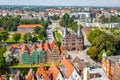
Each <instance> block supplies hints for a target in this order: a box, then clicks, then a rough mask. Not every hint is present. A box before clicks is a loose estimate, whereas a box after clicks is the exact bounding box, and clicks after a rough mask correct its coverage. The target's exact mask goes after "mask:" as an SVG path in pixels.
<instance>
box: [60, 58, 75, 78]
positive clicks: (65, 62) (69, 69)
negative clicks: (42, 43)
mask: <svg viewBox="0 0 120 80" xmlns="http://www.w3.org/2000/svg"><path fill="white" fill-rule="evenodd" d="M62 65H63V66H64V67H65V68H66V69H67V72H66V74H65V76H66V78H69V77H70V76H71V74H72V72H73V70H74V67H73V65H72V64H71V63H70V62H69V61H68V60H67V59H65V58H64V59H63V60H62Z"/></svg>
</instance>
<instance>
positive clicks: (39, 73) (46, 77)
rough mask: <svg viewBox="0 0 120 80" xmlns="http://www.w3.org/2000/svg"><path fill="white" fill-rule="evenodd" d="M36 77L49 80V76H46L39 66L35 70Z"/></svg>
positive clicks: (42, 68) (41, 66)
mask: <svg viewBox="0 0 120 80" xmlns="http://www.w3.org/2000/svg"><path fill="white" fill-rule="evenodd" d="M36 75H37V76H38V77H40V76H43V78H44V79H43V80H49V76H48V75H47V73H46V71H45V69H44V66H43V65H40V67H39V68H38V69H37V72H36Z"/></svg>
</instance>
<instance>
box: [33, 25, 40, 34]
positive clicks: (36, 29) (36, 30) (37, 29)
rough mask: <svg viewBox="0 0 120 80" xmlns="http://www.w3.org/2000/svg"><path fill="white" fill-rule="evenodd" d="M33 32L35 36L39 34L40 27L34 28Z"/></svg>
mask: <svg viewBox="0 0 120 80" xmlns="http://www.w3.org/2000/svg"><path fill="white" fill-rule="evenodd" d="M34 32H35V33H36V34H38V33H39V32H40V27H39V26H36V27H35V28H34Z"/></svg>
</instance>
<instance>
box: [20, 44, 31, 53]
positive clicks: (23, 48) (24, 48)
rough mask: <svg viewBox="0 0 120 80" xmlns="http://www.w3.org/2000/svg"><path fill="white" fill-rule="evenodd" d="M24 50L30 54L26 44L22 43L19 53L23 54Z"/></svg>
mask: <svg viewBox="0 0 120 80" xmlns="http://www.w3.org/2000/svg"><path fill="white" fill-rule="evenodd" d="M24 51H26V52H27V53H28V54H30V49H29V47H28V46H27V45H26V44H24V45H23V46H22V48H21V50H20V54H23V53H24Z"/></svg>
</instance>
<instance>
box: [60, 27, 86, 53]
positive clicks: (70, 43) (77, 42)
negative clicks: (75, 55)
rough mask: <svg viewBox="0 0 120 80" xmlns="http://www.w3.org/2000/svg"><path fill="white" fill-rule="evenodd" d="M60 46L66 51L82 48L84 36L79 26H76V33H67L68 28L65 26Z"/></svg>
mask: <svg viewBox="0 0 120 80" xmlns="http://www.w3.org/2000/svg"><path fill="white" fill-rule="evenodd" d="M61 46H62V47H63V49H65V50H67V51H82V50H84V37H83V34H82V32H81V28H80V27H78V32H77V35H74V34H73V35H70V36H69V35H68V30H67V28H65V30H64V33H63V38H62V43H61Z"/></svg>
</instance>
